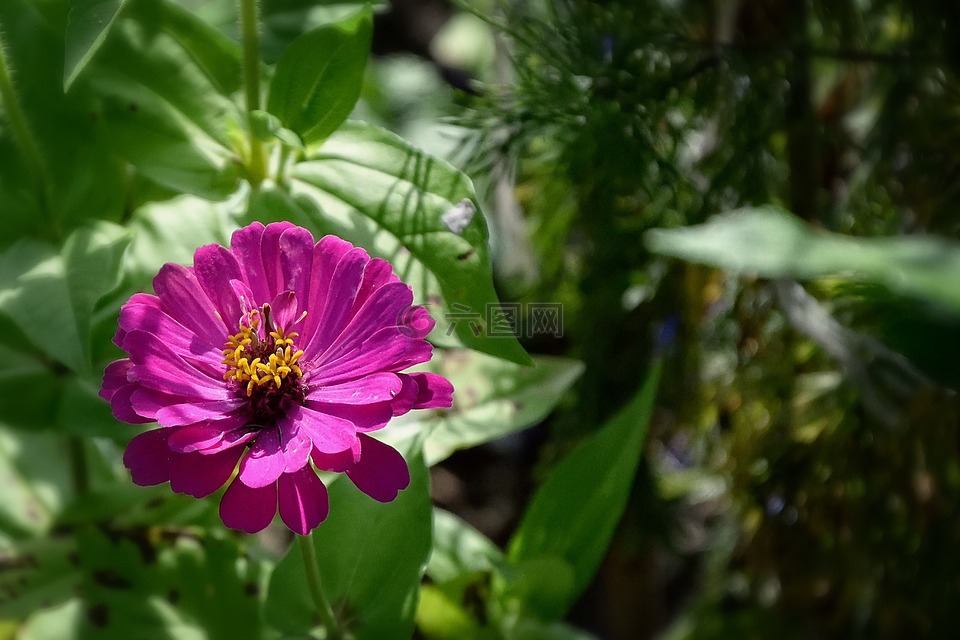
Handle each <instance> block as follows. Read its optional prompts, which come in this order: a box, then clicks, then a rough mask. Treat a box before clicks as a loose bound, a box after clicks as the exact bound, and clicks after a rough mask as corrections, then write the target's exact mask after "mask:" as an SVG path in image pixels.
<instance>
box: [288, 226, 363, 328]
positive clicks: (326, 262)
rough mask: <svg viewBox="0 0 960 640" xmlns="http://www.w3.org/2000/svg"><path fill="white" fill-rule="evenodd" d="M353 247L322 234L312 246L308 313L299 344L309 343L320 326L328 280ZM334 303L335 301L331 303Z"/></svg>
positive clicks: (327, 294)
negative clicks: (318, 240)
mask: <svg viewBox="0 0 960 640" xmlns="http://www.w3.org/2000/svg"><path fill="white" fill-rule="evenodd" d="M351 249H353V245H352V244H350V243H349V242H347V241H345V240H341V239H340V238H338V237H336V236H324V237H323V238H321V239H320V242H318V243H317V244H316V246H315V247H314V248H313V261H312V262H311V264H310V274H311V275H310V294H309V295H308V296H307V298H306V301H307V302H308V303H309V305H310V306H309V313H308V314H307V317H306V319H305V320H304V323H303V328H301V330H300V340H301V344H309V343H310V341H311V340H312V339H313V337H314V334H316V331H317V327H318V326H320V316H321V315H322V312H323V308H324V307H325V306H326V304H327V298H328V297H330V280H331V278H333V272H334V270H335V269H336V267H337V263H339V262H340V259H341V258H342V257H343V256H345V255H346V254H347V252H348V251H350V250H351ZM332 304H335V303H332Z"/></svg>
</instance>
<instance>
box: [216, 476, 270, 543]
mask: <svg viewBox="0 0 960 640" xmlns="http://www.w3.org/2000/svg"><path fill="white" fill-rule="evenodd" d="M276 514H277V483H275V482H274V483H273V484H268V485H267V486H265V487H259V488H256V489H251V488H250V487H248V486H247V485H245V484H243V483H242V482H240V481H239V480H234V481H233V483H231V484H230V486H229V487H227V491H226V493H224V494H223V499H222V500H220V519H221V520H223V524H225V525H227V526H228V527H230V528H231V529H236V530H237V531H245V532H246V533H257V532H260V531H263V530H264V529H266V528H267V526H268V525H269V524H270V523H271V522H272V521H273V516H275V515H276Z"/></svg>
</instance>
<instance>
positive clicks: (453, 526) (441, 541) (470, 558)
mask: <svg viewBox="0 0 960 640" xmlns="http://www.w3.org/2000/svg"><path fill="white" fill-rule="evenodd" d="M503 562H504V560H503V552H502V551H501V550H500V549H499V548H498V547H497V545H495V544H494V543H493V541H491V540H490V539H489V538H487V537H486V536H485V535H483V534H482V533H480V532H479V531H477V530H476V529H474V528H473V527H472V526H470V525H469V524H467V523H466V522H464V521H463V520H461V519H460V518H459V517H457V516H455V515H454V514H452V513H450V512H449V511H444V510H443V509H434V510H433V549H432V550H431V552H430V562H429V563H428V564H427V575H428V576H430V579H431V580H433V581H434V582H441V583H442V582H449V581H452V580H457V579H459V578H461V577H463V576H465V575H469V574H475V573H485V572H490V571H493V570H499V568H500V567H501V565H502V564H503Z"/></svg>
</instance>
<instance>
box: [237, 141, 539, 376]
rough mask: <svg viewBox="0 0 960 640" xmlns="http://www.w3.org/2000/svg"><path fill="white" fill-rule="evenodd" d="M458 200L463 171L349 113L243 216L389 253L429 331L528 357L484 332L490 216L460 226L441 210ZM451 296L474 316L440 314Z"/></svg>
mask: <svg viewBox="0 0 960 640" xmlns="http://www.w3.org/2000/svg"><path fill="white" fill-rule="evenodd" d="M463 200H469V201H471V202H473V201H474V200H475V194H474V191H473V185H472V184H471V183H470V180H469V179H468V178H467V177H466V176H465V175H464V174H463V173H462V172H460V171H458V170H457V169H455V168H454V167H452V166H451V165H450V164H448V163H446V162H444V161H442V160H439V159H437V158H433V157H431V156H428V155H426V154H425V153H423V152H421V151H419V150H417V149H415V148H414V147H411V146H410V145H409V144H407V143H406V142H404V141H403V140H402V139H401V138H399V137H397V136H395V135H393V134H392V133H389V132H387V131H384V130H383V129H380V128H378V127H374V126H372V125H369V124H366V123H362V122H347V123H346V124H345V125H344V126H343V127H341V128H340V129H339V130H338V131H337V132H336V133H334V134H333V135H332V136H331V137H330V138H328V139H327V140H326V141H325V142H324V144H323V145H322V146H321V147H320V148H319V149H317V150H316V151H315V152H314V153H312V154H311V155H310V157H309V158H308V159H307V160H306V161H305V162H301V163H299V164H297V165H295V166H294V167H293V169H292V171H291V179H290V180H288V187H287V190H281V189H274V190H263V191H261V193H260V194H259V196H258V197H257V198H255V199H254V200H253V202H252V203H251V207H250V210H249V212H248V215H247V218H248V219H258V220H262V221H264V222H267V221H270V220H275V219H287V220H292V221H294V222H296V223H298V224H301V225H302V226H305V227H307V228H310V229H311V230H312V231H313V232H314V234H315V235H323V234H327V233H334V234H337V235H339V236H340V237H342V238H345V239H347V240H349V241H350V242H352V243H353V244H355V245H359V246H362V247H364V248H365V249H367V250H368V251H370V252H371V253H372V254H373V255H377V256H380V257H382V258H385V259H387V260H389V261H390V262H391V264H393V267H394V269H395V270H396V272H397V274H398V275H399V276H400V278H402V279H403V280H404V281H405V282H407V283H408V284H410V285H411V286H412V287H413V290H414V293H415V294H416V296H417V301H418V303H420V304H424V305H426V306H427V307H428V308H429V309H430V312H431V314H432V315H433V317H434V319H435V320H438V326H437V329H435V330H434V332H433V334H431V339H433V340H439V341H441V342H443V341H444V340H446V341H448V342H449V341H450V340H451V339H453V338H454V336H451V337H447V336H446V335H445V332H447V331H448V330H449V329H450V327H451V325H452V327H453V332H454V335H455V339H456V340H457V341H458V342H459V343H460V344H462V345H465V346H467V347H469V348H471V349H474V350H477V351H481V352H483V353H487V354H490V355H493V356H496V357H498V358H503V359H505V360H509V361H511V362H516V363H518V364H524V365H528V364H531V363H532V361H531V359H530V356H529V355H527V353H526V352H525V351H524V350H523V347H521V346H520V343H519V342H517V340H516V339H515V338H514V337H513V336H505V337H501V336H491V335H489V332H488V331H486V320H485V314H486V310H487V309H488V308H489V307H492V306H494V305H497V304H498V301H497V294H496V292H495V291H494V288H493V278H492V273H491V266H490V252H489V246H488V243H489V236H488V234H487V228H486V224H485V223H484V220H483V217H482V216H481V215H476V216H474V218H473V219H472V220H471V221H470V223H469V224H468V225H467V227H466V228H465V229H464V230H463V231H462V232H461V233H460V234H456V233H453V232H451V231H450V230H449V229H447V227H446V226H444V223H443V222H442V221H441V219H440V218H441V216H442V215H443V214H444V213H445V212H447V211H449V210H450V209H451V208H452V207H453V206H454V205H456V204H459V203H460V202H461V201H463ZM453 305H458V308H459V309H466V310H467V311H469V312H470V313H472V314H475V315H476V318H477V319H476V321H475V322H467V321H459V322H442V321H443V320H444V318H445V317H446V316H447V314H449V313H451V312H456V311H455V310H453ZM475 330H476V331H475Z"/></svg>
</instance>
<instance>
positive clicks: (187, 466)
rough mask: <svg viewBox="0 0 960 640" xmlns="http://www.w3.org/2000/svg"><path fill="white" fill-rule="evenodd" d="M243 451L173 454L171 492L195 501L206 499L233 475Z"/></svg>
mask: <svg viewBox="0 0 960 640" xmlns="http://www.w3.org/2000/svg"><path fill="white" fill-rule="evenodd" d="M242 453H243V450H242V449H241V448H240V447H237V448H234V449H227V450H226V451H222V452H220V453H214V454H211V455H205V454H202V453H179V454H173V456H172V459H171V462H170V488H171V489H173V490H174V491H175V492H176V493H184V494H186V495H188V496H193V497H194V498H205V497H207V496H208V495H210V494H211V493H213V492H214V491H216V490H217V489H219V488H220V487H222V486H223V485H224V483H226V481H227V480H229V479H230V476H231V475H233V470H234V469H235V468H236V466H237V461H238V460H239V459H240V455H241V454H242Z"/></svg>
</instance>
